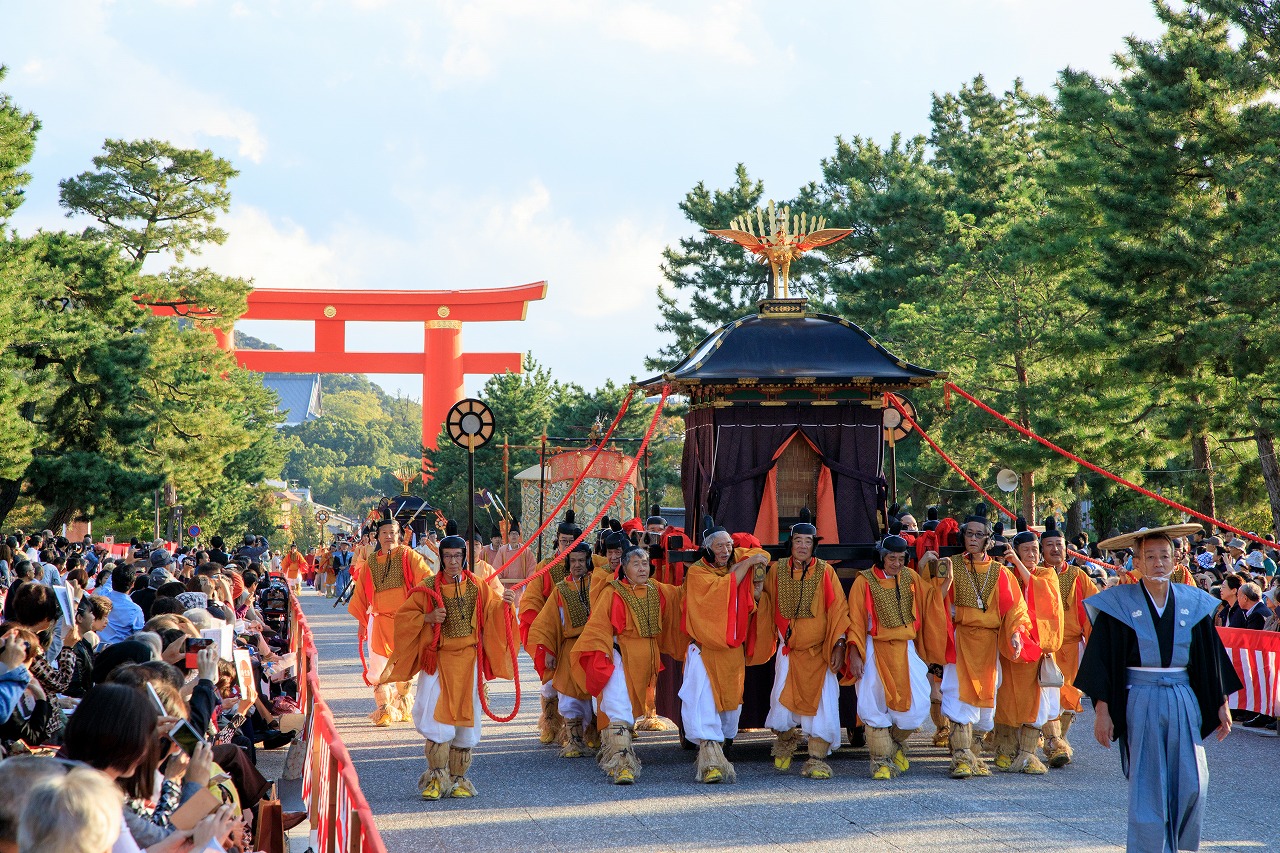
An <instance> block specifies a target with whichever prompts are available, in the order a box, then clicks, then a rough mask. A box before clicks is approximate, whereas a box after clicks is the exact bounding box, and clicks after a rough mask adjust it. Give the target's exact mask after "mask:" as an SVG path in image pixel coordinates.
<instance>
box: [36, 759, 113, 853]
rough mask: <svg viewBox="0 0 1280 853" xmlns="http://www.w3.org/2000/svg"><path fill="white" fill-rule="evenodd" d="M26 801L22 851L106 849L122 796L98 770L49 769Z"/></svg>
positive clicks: (110, 844)
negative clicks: (47, 773)
mask: <svg viewBox="0 0 1280 853" xmlns="http://www.w3.org/2000/svg"><path fill="white" fill-rule="evenodd" d="M26 800H27V802H26V805H25V807H24V808H23V810H22V818H21V820H20V822H19V828H18V847H19V849H21V850H22V853H106V851H109V850H112V849H113V848H114V847H115V845H116V842H117V840H118V839H119V837H120V832H121V819H120V814H121V812H120V805H121V800H122V797H121V795H120V792H119V791H118V790H117V789H116V787H115V785H113V784H112V783H111V779H109V778H108V777H107V776H106V775H105V774H102V773H99V772H98V771H97V770H93V769H91V768H88V767H74V768H72V769H71V770H70V771H69V772H67V773H52V774H49V775H48V776H46V777H45V778H44V779H43V780H42V781H41V782H40V783H39V784H37V785H36V786H35V787H34V788H32V790H31V792H30V793H29V794H28V795H27V798H26Z"/></svg>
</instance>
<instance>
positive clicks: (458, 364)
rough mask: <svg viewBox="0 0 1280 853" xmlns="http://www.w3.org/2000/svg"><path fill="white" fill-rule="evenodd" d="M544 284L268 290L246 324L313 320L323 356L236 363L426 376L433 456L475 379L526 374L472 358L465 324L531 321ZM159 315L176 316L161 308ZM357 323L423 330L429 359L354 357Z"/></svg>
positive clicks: (497, 358)
mask: <svg viewBox="0 0 1280 853" xmlns="http://www.w3.org/2000/svg"><path fill="white" fill-rule="evenodd" d="M546 295H547V284H546V282H544V281H539V282H535V283H534V284H526V285H522V286H520V287H501V288H488V289H482V290H268V289H262V288H255V289H254V290H253V291H251V292H250V293H249V307H248V310H247V311H245V313H244V315H243V317H241V319H244V320H310V321H312V322H314V323H315V330H316V334H315V350H314V351H313V352H290V351H282V350H256V349H234V352H235V356H236V361H238V362H239V363H240V365H241V366H242V367H244V368H246V369H248V370H255V371H258V372H260V373H407V374H411V375H413V374H420V375H421V376H422V444H423V446H424V447H427V448H430V449H432V450H434V449H435V447H436V436H437V435H438V434H439V432H440V428H441V426H442V425H443V424H444V419H445V415H446V414H448V411H449V408H450V407H451V406H452V405H453V404H454V403H456V402H458V400H460V399H462V398H463V397H464V396H466V392H465V390H464V384H463V380H464V378H465V377H466V376H468V375H477V374H491V373H506V372H511V373H519V372H520V369H521V361H522V356H521V354H520V353H518V352H488V353H464V352H463V351H462V324H463V323H475V322H494V321H502V320H523V319H525V315H526V314H527V313H528V310H529V303H530V302H534V301H537V300H540V299H543V298H545V297H546ZM153 310H154V311H155V312H156V313H157V314H171V313H174V312H173V311H172V310H170V309H165V308H160V307H156V308H153ZM352 321H364V322H367V321H376V322H397V323H403V322H420V323H422V324H423V341H422V352H421V353H400V352H396V353H388V352H359V351H357V352H353V351H351V350H349V349H348V348H347V327H346V325H347V323H348V322H352ZM214 335H215V336H216V337H217V340H218V345H219V346H221V347H222V348H223V349H226V350H233V348H234V342H233V339H234V335H233V333H232V331H231V330H226V331H223V330H214Z"/></svg>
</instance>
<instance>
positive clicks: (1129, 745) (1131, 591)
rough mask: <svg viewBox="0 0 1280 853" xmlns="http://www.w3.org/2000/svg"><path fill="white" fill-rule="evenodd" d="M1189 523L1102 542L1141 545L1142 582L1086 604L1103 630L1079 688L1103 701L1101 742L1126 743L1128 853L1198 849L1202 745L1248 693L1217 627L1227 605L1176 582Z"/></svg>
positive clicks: (1204, 786)
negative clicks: (1235, 696)
mask: <svg viewBox="0 0 1280 853" xmlns="http://www.w3.org/2000/svg"><path fill="white" fill-rule="evenodd" d="M1199 529H1200V525H1198V524H1179V525H1171V526H1167V527H1158V528H1152V529H1144V530H1140V531H1138V532H1137V533H1129V534H1125V535H1123V536H1117V537H1113V538H1112V539H1108V540H1107V541H1105V542H1101V543H1099V547H1100V548H1103V549H1104V550H1118V549H1121V548H1126V547H1132V548H1133V550H1134V557H1133V559H1134V567H1135V568H1136V569H1140V570H1141V573H1142V582H1141V583H1137V584H1127V585H1123V586H1116V587H1112V588H1110V589H1107V590H1103V591H1102V592H1100V593H1098V594H1097V595H1094V596H1091V597H1090V598H1089V599H1088V600H1087V601H1085V609H1086V611H1087V612H1088V614H1089V618H1090V619H1091V620H1092V621H1093V632H1092V634H1091V635H1090V637H1089V642H1088V645H1087V646H1086V647H1085V651H1084V658H1083V659H1082V660H1081V662H1080V672H1079V675H1078V676H1077V677H1076V681H1075V685H1076V687H1077V688H1079V689H1080V690H1082V691H1083V692H1084V693H1086V694H1087V695H1088V696H1089V698H1090V699H1092V700H1093V707H1094V735H1095V737H1097V739H1098V742H1099V743H1101V744H1102V745H1103V746H1105V747H1108V748H1109V747H1110V746H1111V743H1112V741H1114V740H1119V742H1120V761H1121V767H1122V768H1123V770H1124V774H1125V777H1126V778H1127V779H1128V780H1129V830H1128V849H1129V850H1130V851H1141V853H1156V851H1167V853H1174V851H1177V850H1197V849H1199V847H1200V825H1201V822H1202V819H1203V815H1204V803H1205V795H1206V793H1207V791H1208V785H1209V773H1208V767H1207V765H1206V763H1205V756H1204V747H1202V746H1201V745H1200V741H1201V740H1203V739H1204V738H1206V737H1208V736H1209V734H1210V733H1211V732H1214V731H1215V730H1216V731H1217V734H1218V740H1222V739H1223V738H1225V737H1226V736H1227V734H1228V733H1229V732H1230V731H1231V712H1230V710H1229V709H1228V708H1227V697H1228V696H1229V695H1230V694H1232V693H1234V692H1236V691H1237V690H1239V689H1241V687H1242V686H1243V685H1242V684H1241V683H1240V679H1239V678H1238V677H1237V675H1236V672H1235V670H1234V669H1233V668H1232V666H1231V660H1230V659H1229V658H1228V657H1227V653H1226V650H1225V649H1223V647H1222V641H1221V640H1220V639H1219V637H1218V632H1217V630H1216V628H1215V627H1214V624H1213V613H1214V611H1215V610H1216V609H1217V607H1218V605H1219V603H1220V602H1219V601H1218V600H1217V599H1216V598H1214V597H1213V596H1211V595H1209V594H1208V593H1205V592H1203V591H1201V590H1199V589H1197V588H1196V587H1193V586H1187V585H1185V584H1173V583H1170V575H1171V574H1172V572H1173V570H1174V568H1175V564H1174V559H1173V541H1172V540H1173V538H1174V537H1177V536H1182V535H1185V534H1187V533H1189V532H1192V531H1195V530H1199Z"/></svg>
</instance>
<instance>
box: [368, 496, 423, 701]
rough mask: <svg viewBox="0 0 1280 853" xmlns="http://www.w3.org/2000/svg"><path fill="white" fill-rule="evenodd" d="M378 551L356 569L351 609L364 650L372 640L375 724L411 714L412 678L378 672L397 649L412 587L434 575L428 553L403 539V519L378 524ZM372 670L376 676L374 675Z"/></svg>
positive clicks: (386, 519) (370, 668) (370, 658)
mask: <svg viewBox="0 0 1280 853" xmlns="http://www.w3.org/2000/svg"><path fill="white" fill-rule="evenodd" d="M375 535H376V536H377V542H378V550H376V551H373V552H370V553H368V554H367V555H366V557H365V559H364V562H362V563H359V564H357V566H356V568H355V570H354V571H353V572H352V576H351V583H352V592H351V601H350V602H348V603H347V612H348V613H350V614H351V615H352V616H354V617H355V619H356V622H357V623H358V624H359V626H360V641H359V642H360V652H361V659H362V661H363V659H364V646H365V642H366V641H367V642H368V646H369V653H368V665H367V666H366V667H365V672H364V678H365V681H366V683H368V682H370V681H372V682H373V683H374V684H375V686H374V688H373V698H374V701H375V702H377V705H378V706H377V708H376V709H374V712H373V713H372V714H371V715H370V719H372V720H373V724H374V725H375V726H389V725H391V724H392V723H397V722H404V721H407V720H408V719H409V710H410V701H409V684H408V681H409V679H407V678H405V679H401V683H399V684H380V683H377V682H378V676H379V675H380V674H381V673H382V670H383V668H384V667H385V666H386V664H387V659H388V658H390V657H391V653H392V651H393V650H394V648H395V615H396V611H397V610H399V609H400V607H401V605H403V604H404V602H405V599H406V597H407V596H408V594H409V590H411V589H413V588H414V587H415V586H418V585H419V584H421V583H422V582H423V581H425V580H426V579H427V578H429V577H431V570H430V569H429V568H427V564H426V562H425V561H424V560H423V559H422V555H421V554H419V553H417V552H416V551H414V550H413V549H412V548H410V547H408V546H407V545H401V544H400V523H399V522H397V521H396V520H395V518H393V517H390V516H387V517H384V518H382V519H380V520H379V521H378V525H377V528H376V529H375ZM370 674H372V676H371V675H370Z"/></svg>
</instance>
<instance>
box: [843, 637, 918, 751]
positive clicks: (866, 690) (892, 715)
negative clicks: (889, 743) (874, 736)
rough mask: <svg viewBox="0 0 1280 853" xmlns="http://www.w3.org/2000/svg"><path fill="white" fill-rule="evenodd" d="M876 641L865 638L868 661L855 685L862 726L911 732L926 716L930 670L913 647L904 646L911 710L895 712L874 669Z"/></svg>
mask: <svg viewBox="0 0 1280 853" xmlns="http://www.w3.org/2000/svg"><path fill="white" fill-rule="evenodd" d="M875 648H876V644H875V640H873V639H872V638H871V637H867V659H866V662H865V663H864V664H863V667H862V680H861V681H859V682H858V716H859V717H861V718H862V722H863V723H865V724H866V725H868V726H871V727H872V728H875V729H887V728H889V727H890V726H897V727H898V728H900V729H902V730H903V731H908V732H909V731H914V730H916V729H918V728H920V726H922V725H923V724H924V721H925V720H926V719H927V718H928V716H929V695H930V687H929V667H928V665H927V664H925V662H924V661H922V660H921V659H920V655H918V654H917V653H916V645H915V643H907V671H908V672H909V673H910V676H911V707H910V708H909V709H907V710H906V711H894V710H892V709H891V708H890V707H889V702H888V700H887V699H886V698H885V695H884V683H883V682H882V681H881V680H880V672H879V670H877V669H876V651H875Z"/></svg>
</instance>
